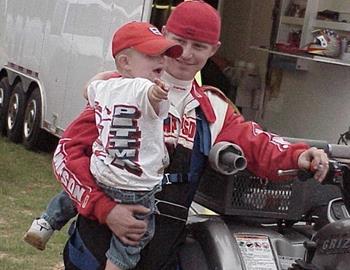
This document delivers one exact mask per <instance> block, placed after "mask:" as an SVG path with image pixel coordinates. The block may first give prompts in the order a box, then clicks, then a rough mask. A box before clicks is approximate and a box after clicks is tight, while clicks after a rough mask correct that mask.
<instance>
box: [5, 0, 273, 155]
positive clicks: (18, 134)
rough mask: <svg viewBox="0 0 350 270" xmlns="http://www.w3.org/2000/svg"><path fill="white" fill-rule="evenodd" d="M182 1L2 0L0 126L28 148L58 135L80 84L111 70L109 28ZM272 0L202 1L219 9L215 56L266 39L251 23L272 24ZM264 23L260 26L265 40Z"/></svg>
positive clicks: (78, 97) (161, 16)
mask: <svg viewBox="0 0 350 270" xmlns="http://www.w3.org/2000/svg"><path fill="white" fill-rule="evenodd" d="M182 1H183V0H0V133H2V134H6V135H7V136H8V137H9V138H10V139H11V140H12V141H14V142H23V143H24V145H25V146H26V147H27V148H29V149H34V148H36V147H37V146H40V143H41V142H43V140H42V139H43V138H45V135H46V134H47V132H43V131H44V130H45V131H48V132H49V133H51V134H54V135H56V136H58V137H59V136H61V135H62V133H63V131H64V129H65V128H66V127H67V125H68V124H69V123H70V122H71V121H72V120H73V119H74V118H75V117H76V116H77V115H78V114H79V112H80V111H81V110H82V109H83V107H84V106H85V103H86V101H85V100H84V98H83V97H82V91H83V88H84V84H85V83H86V82H87V81H88V80H89V79H90V78H91V77H92V76H93V75H95V74H96V73H98V72H100V71H105V70H113V69H115V66H114V62H113V59H112V55H111V37H112V35H113V32H114V31H115V29H117V28H118V27H120V26H121V25H122V24H124V23H126V22H129V21H132V20H137V21H150V22H151V23H152V24H154V25H156V26H157V27H161V26H162V25H163V24H164V23H165V22H166V19H167V17H168V16H169V14H170V12H171V10H172V8H173V7H174V6H176V5H177V4H179V3H180V2H182ZM272 1H273V0H264V1H255V0H250V1H246V0H235V1H232V0H206V2H208V3H210V4H211V5H213V6H214V7H215V8H217V9H218V10H219V12H220V13H221V14H222V18H223V21H222V23H223V24H222V26H223V27H222V34H221V40H222V45H221V49H220V52H219V55H220V56H222V57H224V58H226V59H228V60H229V61H230V62H231V63H233V62H235V61H236V60H237V59H239V57H241V56H243V55H244V56H245V57H247V56H248V55H249V53H251V51H252V50H250V49H249V45H250V43H251V39H250V38H248V37H250V35H253V36H254V41H255V42H257V43H258V44H264V43H260V39H257V38H256V35H255V34H254V33H255V32H253V31H250V29H251V26H252V25H253V22H255V21H256V22H258V24H259V25H266V26H269V25H270V24H271V19H270V17H269V16H266V15H264V14H268V13H269V12H271V10H272V5H271V4H272ZM269 2H270V5H267V3H269ZM254 10H258V11H259V12H254ZM261 10H265V12H261ZM194 12H195V11H194ZM253 13H254V16H252V14H253ZM246 18H249V19H250V20H249V21H247V20H246ZM253 19H254V20H253ZM264 19H265V20H266V21H265V23H264V24H262V21H263V20H264ZM242 23H244V24H242ZM266 28H267V29H268V30H266V31H265V32H263V31H260V32H263V33H265V34H263V33H261V36H263V37H264V39H265V40H267V41H268V39H267V38H266V37H268V36H269V31H270V30H269V27H266ZM242 29H247V30H244V31H242ZM250 33H253V34H250ZM247 59H248V57H247ZM250 59H251V60H249V61H254V62H257V61H258V62H259V63H260V67H261V66H263V67H264V68H265V65H266V56H264V57H257V55H255V54H253V55H252V56H251V57H250ZM259 63H257V64H258V65H259ZM210 76H211V77H212V78H211V79H209V77H210ZM222 76H223V75H222ZM206 78H208V79H209V80H208V81H206V80H204V83H207V84H211V85H216V86H218V87H219V88H221V89H222V90H223V91H225V90H227V89H225V88H224V87H223V86H222V85H219V84H216V83H215V81H216V82H218V81H220V80H221V77H219V76H218V72H217V71H216V72H212V70H211V69H207V72H203V79H206ZM212 79H213V80H212ZM228 96H230V95H228ZM245 96H247V94H245ZM248 96H249V93H248ZM246 103H250V102H249V100H248V101H247V102H246ZM243 112H245V111H243ZM254 113H255V111H254Z"/></svg>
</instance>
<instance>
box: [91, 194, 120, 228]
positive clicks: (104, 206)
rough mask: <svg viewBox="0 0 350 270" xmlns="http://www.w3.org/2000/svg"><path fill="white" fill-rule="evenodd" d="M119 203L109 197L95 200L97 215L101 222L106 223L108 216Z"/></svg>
mask: <svg viewBox="0 0 350 270" xmlns="http://www.w3.org/2000/svg"><path fill="white" fill-rule="evenodd" d="M116 205H117V203H116V202H115V201H113V200H111V199H110V198H109V197H101V198H100V199H99V200H97V201H96V202H95V215H96V218H97V220H98V222H99V223H101V224H106V218H107V216H108V214H109V212H111V211H112V209H113V208H114V206H116Z"/></svg>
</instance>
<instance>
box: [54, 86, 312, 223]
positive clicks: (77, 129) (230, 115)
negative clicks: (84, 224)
mask: <svg viewBox="0 0 350 270" xmlns="http://www.w3.org/2000/svg"><path fill="white" fill-rule="evenodd" d="M198 106H200V107H201V110H202V111H203V113H204V115H205V117H206V119H207V121H208V123H209V128H210V133H211V134H210V135H211V142H212V144H215V143H217V142H221V141H227V142H231V143H235V144H237V145H239V146H240V147H241V148H242V150H243V152H244V155H245V157H246V159H247V161H248V164H247V168H248V169H249V170H250V171H251V172H253V173H255V174H256V175H258V176H260V177H263V178H269V179H272V180H279V178H278V177H277V170H279V169H293V168H298V166H297V160H298V157H299V155H300V154H301V152H303V151H304V150H306V149H307V148H308V146H307V145H305V144H290V143H288V142H286V141H284V140H283V139H282V138H281V137H279V136H277V135H275V134H272V133H268V132H265V131H263V130H262V128H261V127H260V126H259V125H258V124H257V123H254V122H247V121H245V120H244V118H243V117H242V115H240V114H239V113H238V112H237V111H236V110H235V108H234V106H231V104H230V102H229V101H228V100H227V98H226V97H225V96H224V95H223V94H222V93H221V92H220V91H219V90H216V89H215V88H205V87H202V88H201V87H198V85H197V84H196V83H194V84H193V87H192V90H191V97H189V100H188V101H187V102H186V106H185V110H184V115H183V117H182V118H179V116H178V115H177V114H176V112H175V111H172V110H171V109H170V111H169V118H168V120H169V121H165V124H164V137H165V142H166V144H167V148H168V151H169V155H170V157H171V153H172V152H174V149H175V147H176V146H178V145H181V146H182V148H183V149H187V152H189V153H191V150H192V147H193V141H194V136H195V134H196V132H195V131H196V113H195V108H196V107H198ZM97 135H98V133H97V129H96V125H95V118H94V110H93V108H90V107H88V106H87V107H86V108H85V110H84V111H83V112H82V113H81V114H80V115H79V117H78V118H77V119H75V121H73V122H72V123H71V124H70V125H69V126H68V128H67V129H66V131H65V132H64V134H63V136H62V138H61V139H60V141H59V144H58V146H57V149H56V151H55V154H54V158H53V169H54V173H55V175H56V177H57V179H58V181H59V182H60V183H61V184H62V186H63V188H64V189H65V191H66V192H67V193H68V194H69V195H70V197H71V198H72V200H73V201H74V202H75V204H76V206H77V209H78V212H79V213H80V214H81V215H83V216H85V217H88V218H91V219H97V220H98V221H99V222H100V223H105V220H106V217H107V215H108V213H109V212H110V211H111V210H112V208H113V207H114V206H115V205H116V202H115V201H113V200H112V199H111V198H109V197H107V196H106V195H105V194H104V193H103V191H101V190H100V188H99V187H98V186H97V185H96V183H95V180H94V179H93V176H92V175H91V173H90V170H89V167H90V156H91V151H92V150H91V146H92V143H93V141H94V140H95V139H96V137H97ZM177 149H178V148H177ZM177 157H178V156H177ZM170 166H171V165H170Z"/></svg>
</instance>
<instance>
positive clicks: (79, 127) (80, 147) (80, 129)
mask: <svg viewBox="0 0 350 270" xmlns="http://www.w3.org/2000/svg"><path fill="white" fill-rule="evenodd" d="M97 135H98V133H97V128H96V125H95V116H94V110H93V109H92V108H90V107H87V108H86V109H85V110H84V111H83V112H82V113H81V114H80V115H79V117H78V118H77V119H75V120H74V121H73V122H72V123H71V124H70V125H69V126H68V128H67V129H66V131H65V132H64V134H63V136H62V138H61V139H60V141H59V144H58V146H57V149H56V151H55V154H54V158H53V169H54V173H55V175H56V178H57V180H58V181H59V182H60V183H61V185H62V187H63V188H64V189H65V191H66V192H67V193H68V194H69V196H70V197H71V199H72V200H73V201H74V202H75V205H76V207H77V210H78V212H79V213H80V214H81V215H83V216H86V217H88V218H91V219H97V220H98V221H99V222H100V223H107V225H108V226H109V227H110V229H111V230H112V231H113V232H114V233H115V234H116V235H117V236H118V237H119V238H120V239H121V240H122V241H125V243H126V244H130V245H132V244H136V243H137V241H138V240H139V239H140V237H142V235H143V233H144V232H145V229H146V223H145V222H143V221H140V220H137V219H135V218H134V214H135V213H141V214H144V213H147V212H148V211H149V210H148V209H147V208H144V207H143V206H139V205H134V206H127V205H121V204H116V202H115V201H113V200H112V199H111V198H110V197H108V196H107V195H106V194H105V193H104V192H103V191H102V190H100V188H99V187H98V186H97V184H96V182H95V180H94V178H93V176H92V174H91V173H90V156H91V154H92V150H91V146H92V143H93V142H94V141H95V139H96V138H97Z"/></svg>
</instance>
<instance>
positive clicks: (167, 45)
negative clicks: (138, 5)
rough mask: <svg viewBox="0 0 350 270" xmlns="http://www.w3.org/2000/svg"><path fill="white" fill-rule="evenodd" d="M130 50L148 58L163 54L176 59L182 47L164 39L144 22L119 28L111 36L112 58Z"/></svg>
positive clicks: (154, 28) (156, 30)
mask: <svg viewBox="0 0 350 270" xmlns="http://www.w3.org/2000/svg"><path fill="white" fill-rule="evenodd" d="M127 48H132V49H135V50H137V51H139V52H141V53H144V54H146V55H150V56H157V55H161V54H163V53H164V54H165V55H167V56H169V57H173V58H177V57H180V56H181V54H182V47H181V46H180V45H179V44H177V43H175V42H173V41H170V40H167V39H165V37H164V36H163V35H162V33H160V32H159V30H158V29H157V28H156V27H155V26H153V25H152V24H149V23H146V22H130V23H127V24H125V25H123V26H122V27H120V28H119V29H118V30H117V31H116V32H115V33H114V36H113V40H112V54H113V57H114V56H115V55H116V54H118V53H119V52H120V51H122V50H124V49H127Z"/></svg>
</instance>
